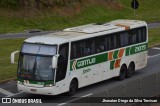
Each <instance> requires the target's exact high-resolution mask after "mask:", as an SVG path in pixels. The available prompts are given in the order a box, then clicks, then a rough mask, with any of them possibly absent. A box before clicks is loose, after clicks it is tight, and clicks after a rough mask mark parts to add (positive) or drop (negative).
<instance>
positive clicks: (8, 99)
mask: <svg viewBox="0 0 160 106" xmlns="http://www.w3.org/2000/svg"><path fill="white" fill-rule="evenodd" d="M2 103H11V98H2Z"/></svg>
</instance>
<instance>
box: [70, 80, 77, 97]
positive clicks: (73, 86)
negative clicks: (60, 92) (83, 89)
mask: <svg viewBox="0 0 160 106" xmlns="http://www.w3.org/2000/svg"><path fill="white" fill-rule="evenodd" d="M77 87H78V83H77V81H76V80H72V81H71V83H70V86H69V92H68V95H69V96H73V95H74V94H75V93H76V92H77Z"/></svg>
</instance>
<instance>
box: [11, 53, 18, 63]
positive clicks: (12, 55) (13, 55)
mask: <svg viewBox="0 0 160 106" xmlns="http://www.w3.org/2000/svg"><path fill="white" fill-rule="evenodd" d="M17 53H19V50H17V51H14V52H12V53H11V63H12V64H15V63H18V62H15V55H16V54H17Z"/></svg>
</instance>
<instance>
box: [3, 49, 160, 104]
mask: <svg viewBox="0 0 160 106" xmlns="http://www.w3.org/2000/svg"><path fill="white" fill-rule="evenodd" d="M159 64H160V46H157V47H155V48H151V49H149V51H148V64H147V67H145V68H143V69H141V70H139V71H137V72H136V73H135V75H134V76H133V77H131V78H126V79H125V80H124V81H117V80H116V79H114V78H113V79H110V80H106V81H103V82H100V83H97V84H93V85H90V86H87V87H84V88H81V89H80V90H79V91H78V92H77V94H76V95H75V96H73V97H68V96H67V95H66V94H61V95H57V96H45V95H34V94H27V93H18V92H17V89H16V82H15V81H11V82H8V83H6V84H1V85H0V88H1V89H3V90H6V91H8V94H7V93H6V94H4V92H3V93H2V92H1V93H0V97H21V98H23V97H24V98H27V97H30V98H42V99H44V98H45V100H46V101H47V102H48V103H52V104H50V105H51V106H57V105H59V106H62V105H65V104H67V102H70V101H74V100H75V99H77V98H78V99H79V98H81V97H84V96H93V95H96V94H98V93H100V92H102V91H106V89H107V88H110V87H113V86H117V85H120V84H123V83H126V82H129V81H131V80H133V79H136V78H141V77H142V76H146V75H149V74H153V73H156V72H159V71H160V70H159ZM9 92H10V93H9ZM53 103H54V104H53ZM8 105H9V104H8ZM8 105H7V106H8ZM21 105H22V104H21ZM24 105H26V104H24ZM47 105H49V104H47ZM16 106H17V105H16Z"/></svg>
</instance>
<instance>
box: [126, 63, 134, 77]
mask: <svg viewBox="0 0 160 106" xmlns="http://www.w3.org/2000/svg"><path fill="white" fill-rule="evenodd" d="M134 72H135V65H134V63H133V62H131V63H130V64H129V67H128V70H127V73H126V77H127V78H130V77H132V75H133V74H134Z"/></svg>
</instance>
